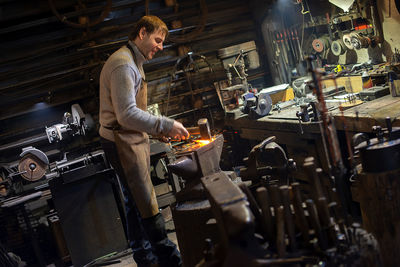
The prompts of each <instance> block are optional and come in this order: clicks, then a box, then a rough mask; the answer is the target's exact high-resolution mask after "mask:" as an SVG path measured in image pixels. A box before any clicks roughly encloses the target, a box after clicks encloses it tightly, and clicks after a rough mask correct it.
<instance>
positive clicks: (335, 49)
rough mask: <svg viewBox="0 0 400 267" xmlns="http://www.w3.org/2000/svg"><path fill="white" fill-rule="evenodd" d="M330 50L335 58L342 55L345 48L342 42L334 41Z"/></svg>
mask: <svg viewBox="0 0 400 267" xmlns="http://www.w3.org/2000/svg"><path fill="white" fill-rule="evenodd" d="M331 50H332V53H333V54H334V55H335V56H340V55H343V54H344V52H345V51H346V46H345V45H344V43H343V41H342V40H335V41H333V42H332V44H331Z"/></svg>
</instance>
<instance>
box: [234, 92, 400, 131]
mask: <svg viewBox="0 0 400 267" xmlns="http://www.w3.org/2000/svg"><path fill="white" fill-rule="evenodd" d="M298 110H299V108H298V107H296V106H292V107H289V108H286V109H284V110H281V111H280V112H277V111H273V112H271V114H270V115H268V116H265V117H262V118H260V119H257V120H252V119H249V118H248V117H247V115H244V116H241V117H239V118H236V119H232V118H229V117H228V118H227V119H226V124H227V125H228V126H231V127H233V128H235V129H246V128H247V129H257V130H260V131H263V130H264V131H279V132H298V133H300V126H299V121H298V119H297V117H296V111H298ZM331 114H332V115H333V117H334V118H335V125H336V128H337V129H338V130H344V129H346V130H348V131H350V132H371V129H372V126H374V125H381V126H383V127H385V126H386V125H385V118H386V117H390V118H391V120H392V123H393V126H400V97H392V96H390V95H387V96H384V97H381V98H378V99H376V100H373V101H369V102H364V103H363V104H361V105H358V106H355V107H352V108H349V109H347V110H345V111H343V114H342V112H341V111H340V110H339V109H338V108H336V109H333V110H332V111H331ZM343 121H345V124H344V123H343ZM302 128H303V131H304V134H306V135H307V134H316V133H319V123H316V122H305V123H302Z"/></svg>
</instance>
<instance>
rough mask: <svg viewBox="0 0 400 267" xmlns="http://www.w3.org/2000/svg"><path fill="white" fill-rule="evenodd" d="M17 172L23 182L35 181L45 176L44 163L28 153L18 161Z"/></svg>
mask: <svg viewBox="0 0 400 267" xmlns="http://www.w3.org/2000/svg"><path fill="white" fill-rule="evenodd" d="M18 171H19V172H20V173H21V176H22V178H24V179H25V180H28V181H37V180H39V179H40V178H42V177H43V176H44V175H45V173H46V163H44V162H43V161H41V160H40V159H39V158H38V157H36V156H35V155H33V154H30V153H29V154H26V155H25V156H24V157H23V158H22V159H21V160H20V162H19V164H18Z"/></svg>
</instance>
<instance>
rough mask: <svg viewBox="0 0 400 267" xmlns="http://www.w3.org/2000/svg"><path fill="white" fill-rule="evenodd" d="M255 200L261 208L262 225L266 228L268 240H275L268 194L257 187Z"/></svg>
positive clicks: (265, 190)
mask: <svg viewBox="0 0 400 267" xmlns="http://www.w3.org/2000/svg"><path fill="white" fill-rule="evenodd" d="M256 198H257V201H258V204H259V205H260V207H261V211H262V218H263V225H264V226H265V227H266V229H265V230H266V232H267V235H268V238H269V239H270V240H275V234H274V221H273V219H272V213H271V207H270V206H271V201H270V200H269V197H268V192H267V189H266V188H265V187H259V188H257V190H256Z"/></svg>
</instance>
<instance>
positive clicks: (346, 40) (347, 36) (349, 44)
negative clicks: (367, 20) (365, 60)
mask: <svg viewBox="0 0 400 267" xmlns="http://www.w3.org/2000/svg"><path fill="white" fill-rule="evenodd" d="M342 39H343V43H344V45H345V46H346V47H347V49H350V50H353V49H354V46H353V43H352V42H351V36H350V34H344V35H343V37H342Z"/></svg>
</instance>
